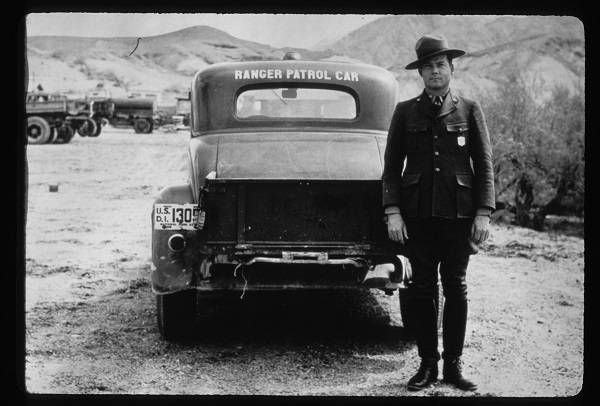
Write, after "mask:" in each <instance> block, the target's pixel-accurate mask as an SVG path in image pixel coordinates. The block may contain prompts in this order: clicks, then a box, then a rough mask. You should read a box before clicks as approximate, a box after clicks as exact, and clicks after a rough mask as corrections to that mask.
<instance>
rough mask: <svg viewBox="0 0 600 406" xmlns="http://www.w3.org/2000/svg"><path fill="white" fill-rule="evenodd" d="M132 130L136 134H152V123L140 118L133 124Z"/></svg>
mask: <svg viewBox="0 0 600 406" xmlns="http://www.w3.org/2000/svg"><path fill="white" fill-rule="evenodd" d="M133 129H134V130H135V132H136V134H140V133H141V134H149V133H151V132H152V123H151V122H150V121H148V120H146V119H143V118H140V119H137V120H135V122H134V123H133Z"/></svg>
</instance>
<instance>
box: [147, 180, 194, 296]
mask: <svg viewBox="0 0 600 406" xmlns="http://www.w3.org/2000/svg"><path fill="white" fill-rule="evenodd" d="M158 203H178V204H183V203H194V198H193V195H192V190H191V188H190V185H176V186H169V187H166V188H164V189H163V190H161V191H160V193H159V194H158V196H157V197H156V199H155V200H154V203H153V204H152V214H151V224H152V264H153V267H152V289H153V290H154V292H155V293H159V294H160V293H173V292H177V291H180V290H183V289H188V288H191V287H192V286H191V283H192V274H193V272H192V270H191V269H186V268H185V267H184V265H183V264H182V263H181V262H180V261H176V260H175V259H174V257H173V255H172V253H171V251H170V250H169V247H168V245H167V241H168V240H169V237H171V236H172V235H173V234H175V233H178V232H180V231H177V230H155V229H154V220H155V217H154V209H155V207H156V204H158Z"/></svg>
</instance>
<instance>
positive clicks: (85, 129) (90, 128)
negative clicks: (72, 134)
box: [77, 118, 98, 137]
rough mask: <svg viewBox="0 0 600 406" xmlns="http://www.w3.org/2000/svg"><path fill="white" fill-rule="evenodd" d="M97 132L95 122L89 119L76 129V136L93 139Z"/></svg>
mask: <svg viewBox="0 0 600 406" xmlns="http://www.w3.org/2000/svg"><path fill="white" fill-rule="evenodd" d="M96 131H98V126H97V125H96V122H95V121H94V120H92V119H91V118H88V119H86V120H85V121H84V122H83V124H82V125H80V126H79V128H78V129H77V134H79V135H81V136H82V137H94V134H95V133H96Z"/></svg>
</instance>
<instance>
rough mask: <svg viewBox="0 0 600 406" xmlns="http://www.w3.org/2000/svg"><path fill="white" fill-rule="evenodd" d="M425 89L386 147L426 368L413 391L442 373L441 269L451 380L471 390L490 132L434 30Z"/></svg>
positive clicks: (387, 189)
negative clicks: (469, 328) (469, 333)
mask: <svg viewBox="0 0 600 406" xmlns="http://www.w3.org/2000/svg"><path fill="white" fill-rule="evenodd" d="M415 50H416V53H417V60H416V61H414V62H412V63H410V64H408V65H407V66H406V69H418V71H419V74H420V75H421V78H422V79H423V84H424V86H425V90H424V91H423V93H421V95H420V96H418V97H415V98H413V99H410V100H407V101H404V102H401V103H398V105H397V106H396V109H395V111H394V115H393V117H392V121H391V124H390V129H389V133H388V138H387V147H386V151H385V166H384V171H383V206H384V209H385V214H386V218H387V227H388V234H389V237H390V239H392V240H393V241H397V242H400V243H402V244H406V246H407V249H408V257H409V260H410V263H411V266H412V272H413V281H412V284H411V286H410V289H411V293H412V297H413V298H414V307H415V312H416V317H415V319H416V320H415V328H416V331H415V333H416V339H417V347H418V352H419V356H420V357H421V365H420V367H419V370H418V372H417V373H416V375H414V376H413V377H412V378H411V379H410V380H409V381H408V389H409V390H420V389H423V388H426V387H428V386H430V385H431V384H432V383H433V382H435V381H436V379H437V376H438V366H437V365H438V361H439V359H440V354H439V352H438V335H437V309H436V305H435V296H436V295H437V286H438V266H439V273H440V276H441V280H442V287H443V289H444V296H445V298H446V300H445V307H444V315H443V353H442V358H443V360H444V367H443V375H444V382H447V383H449V384H452V385H454V386H456V387H458V388H460V389H462V390H475V389H477V386H476V385H475V384H474V383H473V382H471V381H469V380H468V379H466V378H465V377H463V375H462V369H461V355H462V351H463V344H464V339H465V330H466V323H467V285H466V280H465V276H466V271H467V265H468V263H469V255H471V254H473V253H475V252H476V247H474V245H473V244H475V245H477V244H480V243H482V242H483V241H485V240H486V239H487V237H488V233H489V231H488V229H489V222H490V213H491V211H492V210H494V209H495V198H494V173H493V166H492V150H491V146H490V138H489V134H488V130H487V127H486V123H485V119H484V116H483V112H482V111H481V107H480V106H479V104H478V103H477V102H474V101H472V100H469V99H466V98H463V97H458V96H455V95H453V94H452V92H451V91H450V80H451V79H452V75H453V73H454V65H453V64H452V60H453V58H456V57H459V56H462V55H464V54H465V52H464V51H461V50H458V49H450V48H448V46H447V42H446V39H445V38H444V37H442V36H431V35H426V36H424V37H422V38H421V39H419V41H417V44H416V46H415Z"/></svg>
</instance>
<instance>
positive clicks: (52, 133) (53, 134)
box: [48, 127, 56, 144]
mask: <svg viewBox="0 0 600 406" xmlns="http://www.w3.org/2000/svg"><path fill="white" fill-rule="evenodd" d="M55 141H56V128H55V127H51V128H50V138H48V144H53V143H54V142H55Z"/></svg>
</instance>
